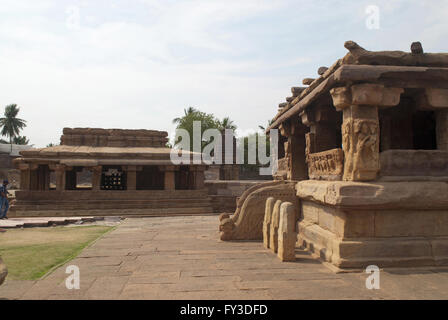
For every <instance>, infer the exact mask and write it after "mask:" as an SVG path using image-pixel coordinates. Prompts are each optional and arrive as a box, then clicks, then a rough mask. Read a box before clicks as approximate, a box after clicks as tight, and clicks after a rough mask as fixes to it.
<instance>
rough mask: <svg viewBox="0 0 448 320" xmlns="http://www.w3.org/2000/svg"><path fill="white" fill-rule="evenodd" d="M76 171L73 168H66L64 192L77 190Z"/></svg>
mask: <svg viewBox="0 0 448 320" xmlns="http://www.w3.org/2000/svg"><path fill="white" fill-rule="evenodd" d="M76 172H77V171H76V170H74V169H73V168H70V170H69V168H68V167H66V168H65V174H64V175H65V184H64V185H65V188H64V189H63V190H75V189H76Z"/></svg>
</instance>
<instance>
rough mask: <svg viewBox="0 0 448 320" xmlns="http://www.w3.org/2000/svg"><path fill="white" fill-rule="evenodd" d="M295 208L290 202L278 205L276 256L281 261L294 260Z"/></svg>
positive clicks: (295, 235)
mask: <svg viewBox="0 0 448 320" xmlns="http://www.w3.org/2000/svg"><path fill="white" fill-rule="evenodd" d="M295 210H297V208H296V207H295V206H294V205H293V204H292V203H290V202H283V203H282V205H281V206H280V221H279V227H278V257H279V258H280V260H282V261H295V260H296V252H295V249H296V241H297V232H296V217H297V214H296V212H295Z"/></svg>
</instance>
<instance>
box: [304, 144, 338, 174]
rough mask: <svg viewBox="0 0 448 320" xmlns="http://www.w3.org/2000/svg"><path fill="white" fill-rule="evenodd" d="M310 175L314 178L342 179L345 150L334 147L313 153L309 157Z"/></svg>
mask: <svg viewBox="0 0 448 320" xmlns="http://www.w3.org/2000/svg"><path fill="white" fill-rule="evenodd" d="M307 162H308V175H309V177H310V179H313V180H342V174H343V171H344V152H343V151H342V149H339V148H338V149H332V150H327V151H323V152H318V153H311V154H309V155H308V157H307Z"/></svg>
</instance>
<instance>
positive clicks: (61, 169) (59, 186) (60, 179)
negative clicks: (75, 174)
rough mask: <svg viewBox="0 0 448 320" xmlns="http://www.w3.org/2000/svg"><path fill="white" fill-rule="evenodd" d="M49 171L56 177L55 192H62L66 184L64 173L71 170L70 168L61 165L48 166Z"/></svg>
mask: <svg viewBox="0 0 448 320" xmlns="http://www.w3.org/2000/svg"><path fill="white" fill-rule="evenodd" d="M50 169H51V170H53V171H54V173H55V176H56V190H57V191H64V190H65V184H66V171H67V170H71V169H72V168H71V167H67V166H65V165H63V164H57V165H53V166H50Z"/></svg>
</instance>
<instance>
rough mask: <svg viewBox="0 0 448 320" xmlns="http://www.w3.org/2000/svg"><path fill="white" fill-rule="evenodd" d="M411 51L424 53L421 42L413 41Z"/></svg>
mask: <svg viewBox="0 0 448 320" xmlns="http://www.w3.org/2000/svg"><path fill="white" fill-rule="evenodd" d="M411 52H412V53H413V54H423V46H422V43H421V42H413V43H412V44H411Z"/></svg>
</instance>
